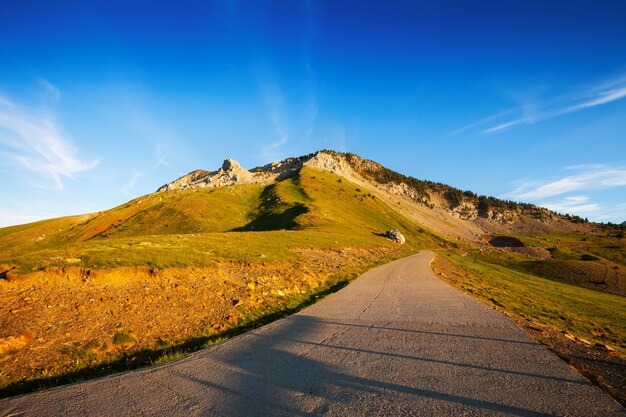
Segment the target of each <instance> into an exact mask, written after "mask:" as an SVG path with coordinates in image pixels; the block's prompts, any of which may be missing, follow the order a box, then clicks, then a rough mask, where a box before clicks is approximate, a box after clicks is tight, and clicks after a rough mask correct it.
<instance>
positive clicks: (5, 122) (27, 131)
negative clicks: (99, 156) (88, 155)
mask: <svg viewBox="0 0 626 417" xmlns="http://www.w3.org/2000/svg"><path fill="white" fill-rule="evenodd" d="M0 146H2V148H4V149H3V152H2V153H3V154H4V155H5V156H6V157H7V158H8V160H10V161H13V162H14V163H17V164H18V165H19V166H21V167H23V168H26V169H27V170H29V171H32V172H37V173H39V174H42V175H44V176H46V177H48V178H49V179H51V180H52V181H53V182H54V184H55V187H56V188H57V189H63V178H73V177H74V176H75V175H76V174H77V173H79V172H83V171H87V170H90V169H92V168H94V167H95V166H96V165H97V164H98V161H91V162H83V161H81V160H79V159H78V158H77V157H76V149H75V148H74V147H73V146H72V144H71V138H70V137H69V136H68V135H67V134H66V133H65V132H63V131H62V129H61V127H60V125H59V123H58V121H57V120H56V119H55V117H54V115H53V114H52V113H50V112H46V111H35V110H27V109H22V108H20V107H19V106H17V105H16V104H15V103H12V102H11V101H10V100H8V99H7V98H0Z"/></svg>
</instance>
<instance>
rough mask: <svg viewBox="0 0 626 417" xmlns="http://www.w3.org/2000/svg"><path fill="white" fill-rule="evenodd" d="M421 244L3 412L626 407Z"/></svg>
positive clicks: (460, 411) (590, 412)
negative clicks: (269, 311)
mask: <svg viewBox="0 0 626 417" xmlns="http://www.w3.org/2000/svg"><path fill="white" fill-rule="evenodd" d="M432 257H433V254H432V253H431V252H421V253H419V254H417V255H414V256H410V257H408V258H404V259H401V260H398V261H395V262H392V263H390V264H387V265H384V266H382V267H379V268H376V269H373V270H371V271H369V272H368V273H366V274H364V275H363V276H361V277H360V278H358V279H357V280H356V281H355V282H353V283H352V284H350V285H349V286H347V287H345V288H344V289H342V290H341V291H339V292H338V293H336V294H334V295H333V296H331V297H329V298H327V299H325V300H323V301H321V302H319V303H317V304H315V305H313V306H311V307H309V308H307V309H305V310H303V311H302V312H300V313H298V314H295V315H293V316H291V317H289V318H286V319H283V320H279V321H277V322H274V323H272V324H270V325H268V326H265V327H263V328H260V329H258V330H255V331H252V332H249V333H247V334H244V335H241V336H238V337H236V338H233V339H231V340H229V341H227V342H225V343H223V344H221V345H218V346H215V347H213V348H210V349H206V350H204V351H201V352H197V353H195V354H193V355H191V356H188V357H186V358H184V359H181V360H178V361H176V362H172V363H170V364H166V365H164V366H159V367H153V368H146V369H142V370H139V371H135V372H129V373H126V374H122V375H115V376H110V377H106V378H102V379H98V380H93V381H89V382H86V383H82V384H76V385H72V386H67V387H61V388H58V389H53V390H49V391H44V392H40V393H36V394H32V395H25V396H21V397H16V398H13V399H8V400H4V401H0V410H2V411H0V414H5V415H22V413H23V415H50V416H61V415H99V416H105V415H109V416H122V415H184V416H188V415H189V416H192V415H218V416H246V417H249V416H309V415H342V416H344V415H345V416H365V415H376V416H383V415H389V416H399V415H407V416H408V415H445V416H448V415H454V416H458V415H513V416H531V415H532V416H534V415H568V416H570V415H576V416H594V415H595V416H613V415H620V416H624V415H626V412H625V410H624V408H622V407H621V406H620V405H619V404H618V403H616V402H615V401H613V400H612V399H611V398H609V397H608V396H607V395H605V394H604V393H603V392H601V391H600V390H599V389H598V388H596V387H595V386H593V385H592V384H590V383H589V382H588V381H587V380H585V379H583V378H582V377H580V376H579V375H578V374H577V373H576V372H574V371H572V370H571V369H570V368H569V367H568V366H567V365H566V364H565V363H564V362H562V361H561V360H560V359H558V358H557V357H556V356H555V355H553V354H552V353H550V352H549V351H548V350H547V349H546V348H544V347H543V346H542V345H540V344H538V343H537V342H535V341H533V340H532V339H531V338H530V337H528V336H527V335H526V334H525V333H524V332H523V331H522V330H520V329H519V328H518V327H517V326H516V325H515V324H513V323H512V322H511V321H509V320H508V319H507V318H505V317H504V316H502V315H500V314H499V313H497V312H495V311H493V310H491V309H489V308H488V307H486V306H484V305H482V304H480V303H478V302H476V301H474V300H472V299H471V298H469V297H468V296H466V295H464V294H462V293H461V292H459V291H457V290H455V289H453V288H451V287H449V286H448V285H446V284H444V283H443V282H441V281H440V280H438V279H437V278H436V277H435V276H434V275H433V274H432V272H431V270H430V268H429V261H430V260H431V259H432Z"/></svg>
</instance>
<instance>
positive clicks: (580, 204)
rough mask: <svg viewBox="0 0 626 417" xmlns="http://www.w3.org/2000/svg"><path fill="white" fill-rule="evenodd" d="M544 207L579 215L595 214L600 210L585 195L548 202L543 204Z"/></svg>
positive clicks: (598, 206) (597, 205)
mask: <svg viewBox="0 0 626 417" xmlns="http://www.w3.org/2000/svg"><path fill="white" fill-rule="evenodd" d="M542 205H543V206H544V207H547V208H549V209H550V210H553V211H557V212H560V213H570V214H578V215H580V214H586V213H593V212H597V211H598V210H600V205H599V204H597V203H593V202H591V201H589V197H587V196H583V195H580V196H572V197H565V198H564V199H561V200H558V201H546V202H545V203H542Z"/></svg>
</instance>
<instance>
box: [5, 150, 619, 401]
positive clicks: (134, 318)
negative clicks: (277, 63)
mask: <svg viewBox="0 0 626 417" xmlns="http://www.w3.org/2000/svg"><path fill="white" fill-rule="evenodd" d="M363 161H364V160H362V161H361V162H363ZM370 163H371V161H365V162H363V164H365V165H363V166H360V168H362V170H370V171H371V172H373V173H374V174H376V173H377V172H378V174H380V172H382V174H385V175H386V176H385V178H384V179H385V181H387V180H389V181H394V180H395V179H396V176H393V175H391V174H389V172H387V171H380V170H378V171H377V170H376V166H374V165H371V164H374V163H371V164H370ZM368 164H369V165H368ZM370 165H371V166H370ZM368 172H369V171H368ZM370 174H371V173H370ZM374 174H371V175H370V177H371V176H373V175H374ZM378 174H376V175H378ZM382 174H381V175H382ZM383 182H384V181H383ZM375 191H376V189H375V188H370V190H369V191H367V190H363V189H361V188H359V186H358V185H356V184H354V183H352V182H350V181H348V180H347V179H345V178H342V177H340V176H337V175H335V174H331V173H328V172H325V171H318V170H315V169H312V168H310V167H304V168H302V169H301V170H300V171H299V172H297V173H296V174H294V175H293V176H291V177H288V178H284V179H282V180H280V181H278V182H275V183H270V184H247V185H241V184H240V185H233V186H227V187H223V188H191V189H183V190H180V189H179V190H171V191H167V192H160V193H154V194H150V195H146V196H143V197H140V198H137V199H134V200H132V201H129V202H128V203H126V204H123V205H121V206H119V207H115V208H113V209H111V210H106V211H102V212H98V213H91V214H85V215H79V216H70V217H63V218H58V219H50V220H45V221H40V222H36V223H31V224H27V225H19V226H13V227H8V228H3V229H0V274H1V275H0V277H1V278H2V279H0V305H2V306H4V308H3V309H2V310H0V390H1V387H4V394H5V395H7V394H10V393H17V392H21V391H23V390H28V389H33V388H36V387H40V386H46V385H49V384H57V383H61V382H69V381H72V380H75V379H81V378H84V377H90V376H95V375H102V374H103V373H107V372H111V371H116V370H123V369H127V368H132V367H134V366H139V365H141V364H147V363H159V362H162V361H164V360H168V359H171V358H173V357H177V356H179V355H181V354H183V353H186V352H189V351H192V350H194V349H197V348H200V347H203V346H206V345H207V344H210V343H214V342H216V341H219V340H223V338H224V337H227V336H229V335H232V334H235V333H237V332H239V331H242V330H245V329H248V328H250V326H254V325H257V324H259V323H264V322H266V321H267V320H270V319H271V318H276V317H279V316H280V315H282V314H285V313H287V312H290V311H293V310H294V309H296V308H299V307H300V306H303V305H306V304H307V303H310V302H312V301H314V300H315V298H316V297H317V296H319V295H320V294H322V293H326V292H328V291H331V290H332V289H333V288H337V285H343V283H345V282H347V280H349V279H351V278H353V277H356V276H358V274H360V273H361V272H363V271H365V270H367V269H369V268H371V267H372V266H374V265H377V264H379V263H382V262H386V261H389V260H392V259H396V258H399V257H402V256H406V255H409V254H411V253H414V252H415V251H417V250H419V249H422V248H431V249H437V250H438V251H439V252H440V253H441V254H443V255H444V256H440V257H439V258H438V261H437V269H438V270H439V271H440V272H441V273H444V275H442V276H443V277H444V278H445V279H447V280H449V282H451V283H452V284H454V285H457V286H458V287H459V288H461V289H463V290H465V291H466V292H468V293H470V294H472V295H473V296H476V297H477V298H479V299H480V300H482V301H484V302H486V303H488V304H490V305H492V306H494V307H495V308H497V309H499V310H501V311H504V312H507V313H508V314H510V315H511V316H512V317H517V318H519V319H520V320H525V322H528V323H530V324H531V325H532V326H536V327H537V328H541V329H546V330H545V331H555V332H564V333H567V334H571V335H574V337H578V338H579V339H580V340H585V341H588V342H589V343H598V344H602V345H608V346H610V347H611V349H613V351H612V352H611V354H613V353H615V354H616V355H618V356H619V357H624V355H625V354H626V331H625V330H624V329H626V322H625V321H626V316H625V314H626V302H625V301H624V300H626V298H624V297H621V296H618V295H611V294H606V293H604V292H613V293H614V294H619V293H620V291H624V289H625V285H626V281H624V280H623V279H622V277H623V276H626V275H625V273H624V271H626V265H625V261H626V258H624V256H625V253H626V247H625V244H624V238H623V235H619V234H618V233H616V232H615V231H612V230H608V229H607V230H604V231H600V232H596V233H590V232H587V233H560V234H559V233H551V234H535V235H528V234H526V235H521V236H517V238H519V239H520V240H521V241H522V242H523V243H524V244H525V245H527V246H531V247H539V248H542V249H541V251H543V253H544V254H546V253H547V254H548V255H549V257H550V258H549V259H548V258H537V257H533V256H532V251H531V252H528V253H526V254H524V253H523V252H521V253H518V252H514V251H512V250H509V249H506V248H504V249H503V248H488V247H486V246H484V245H483V246H481V244H479V243H476V242H463V241H460V240H454V241H452V240H453V238H448V239H445V238H443V237H441V236H440V235H438V234H437V231H436V230H428V229H425V228H424V227H423V226H422V225H420V224H418V223H417V222H415V221H411V220H408V219H407V218H406V217H405V216H403V215H401V214H400V213H399V212H398V211H396V210H395V205H396V203H399V201H394V200H393V198H391V199H389V197H386V198H388V200H387V201H388V204H387V203H385V202H384V201H383V200H382V198H379V197H377V196H375V195H374V194H372V193H373V192H375ZM398 198H401V197H398ZM417 204H424V202H420V203H417ZM416 218H419V217H416ZM391 228H395V229H398V230H400V231H401V232H402V233H403V234H404V235H405V237H406V239H407V244H406V245H398V244H396V243H393V242H391V241H389V240H387V239H386V238H384V237H383V236H382V233H383V232H385V231H386V230H388V229H391ZM517 249H519V248H517ZM521 249H529V248H521ZM529 253H531V255H530V256H529ZM613 276H615V280H613V278H612V277H613ZM600 278H602V279H603V280H604V281H602V282H601V280H600ZM613 281H615V282H613ZM583 287H586V288H583ZM579 339H576V340H579ZM577 343H578V342H577ZM559 352H560V354H562V355H563V356H564V357H567V355H570V356H572V357H573V354H572V353H571V352H570V351H565V350H563V351H559ZM612 358H613V357H610V358H609V359H608V360H609V361H610V360H612ZM606 361H607V360H605V362H606Z"/></svg>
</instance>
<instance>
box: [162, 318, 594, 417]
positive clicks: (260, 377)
mask: <svg viewBox="0 0 626 417" xmlns="http://www.w3.org/2000/svg"><path fill="white" fill-rule="evenodd" d="M284 322H285V325H284V326H282V327H281V328H280V330H279V331H276V332H272V333H270V334H262V335H256V334H255V332H253V333H251V334H249V335H247V340H246V341H245V343H239V346H242V347H243V346H245V348H240V349H236V350H233V351H230V352H229V354H228V355H224V356H225V357H227V360H226V361H225V362H222V363H219V361H220V360H222V355H214V356H213V360H216V361H217V362H218V366H219V367H224V368H225V369H228V370H229V372H230V375H229V378H228V379H227V382H225V383H222V384H217V383H216V382H215V381H214V380H213V379H208V378H203V377H202V375H206V374H214V372H208V371H205V370H202V369H193V370H191V372H186V371H189V370H185V369H182V370H177V371H176V372H173V373H172V377H175V378H183V379H186V380H188V381H192V382H194V383H196V384H200V385H201V386H202V390H201V392H205V393H206V394H205V395H206V397H204V398H203V399H202V401H203V402H206V401H207V400H208V401H210V402H211V410H212V412H215V413H216V414H222V413H226V414H229V415H242V416H243V415H246V416H252V415H294V416H309V415H320V414H323V413H326V412H329V413H331V414H333V413H338V414H345V413H346V412H350V411H349V410H353V411H352V412H353V413H356V411H355V410H361V411H362V410H370V411H371V412H373V413H374V414H375V410H376V409H377V407H379V406H381V404H382V402H385V407H386V408H385V411H386V412H389V407H390V406H391V407H394V403H397V406H398V408H397V410H395V411H398V412H401V411H402V407H406V405H407V404H411V403H412V404H413V405H416V404H418V403H423V407H424V408H423V410H424V411H427V410H428V409H431V410H432V409H442V410H448V411H449V412H450V413H455V412H457V413H458V412H459V411H460V410H462V409H465V410H467V408H468V407H470V408H475V409H479V410H482V411H483V412H485V411H487V412H503V413H507V414H510V415H516V416H531V415H532V416H537V415H550V414H542V413H541V412H539V410H534V409H530V408H524V407H519V406H515V405H510V404H505V403H504V402H496V401H488V400H484V399H480V398H471V397H465V396H460V395H453V394H450V393H448V392H445V390H436V389H432V390H431V389H424V388H423V387H418V386H417V385H419V384H415V385H416V386H411V381H408V383H407V381H390V380H388V378H386V375H379V377H371V376H368V375H352V374H347V373H345V372H342V371H341V370H340V369H339V367H336V366H332V365H329V363H341V362H342V361H343V360H347V359H348V357H349V356H351V357H352V359H354V358H358V360H359V361H365V362H367V361H368V360H371V361H376V360H377V358H380V357H381V356H386V357H392V358H394V359H398V360H402V361H406V360H410V361H419V362H431V363H435V364H437V365H442V366H450V367H463V368H471V369H473V370H477V371H480V372H485V373H493V374H494V375H495V377H496V378H497V376H498V375H500V374H508V375H511V376H513V377H515V378H520V379H524V380H526V381H525V383H527V384H533V383H535V382H537V381H541V380H544V381H545V380H548V381H549V382H550V383H562V384H586V382H585V381H580V380H571V379H566V378H560V377H555V376H552V375H548V374H546V375H543V374H536V373H527V372H517V371H511V370H505V369H497V368H490V367H484V366H475V365H471V364H465V363H458V362H452V361H441V360H435V359H430V358H422V357H418V356H410V355H403V354H394V353H391V352H388V351H385V350H383V349H381V350H376V349H360V348H359V349H356V348H350V347H346V346H339V345H331V344H327V343H315V342H312V341H310V338H311V337H310V336H311V334H313V333H315V332H318V331H319V329H320V328H322V327H326V328H328V326H332V327H334V328H336V329H333V331H334V332H335V333H334V334H343V333H346V332H349V331H350V329H352V328H354V327H363V326H362V325H359V324H350V323H338V322H332V321H328V322H326V321H324V320H319V319H317V318H315V317H311V316H306V315H294V316H291V317H289V318H287V319H286V320H284ZM365 327H369V326H365ZM382 329H384V330H388V331H394V332H396V331H397V332H406V331H411V330H405V329H394V328H389V329H387V328H384V327H382ZM420 333H425V334H424V335H423V336H424V337H428V335H427V333H428V332H420ZM442 335H443V336H449V337H464V336H463V335H451V334H442ZM303 345H304V346H308V347H309V348H307V349H302V346H303ZM374 345H375V343H374ZM293 346H300V349H298V350H297V351H294V350H293ZM328 357H333V358H334V359H333V360H332V361H327V360H325V359H324V358H328ZM211 366H213V365H211ZM385 399H386V400H385ZM389 399H393V402H392V403H391V404H389V402H388V401H389ZM198 401H200V399H198ZM377 401H381V403H378V402H377ZM432 407H435V408H432ZM405 411H406V410H405ZM357 414H358V413H356V414H355V415H357Z"/></svg>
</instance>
